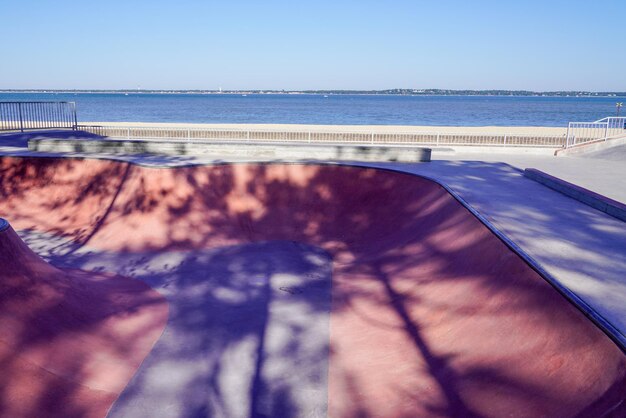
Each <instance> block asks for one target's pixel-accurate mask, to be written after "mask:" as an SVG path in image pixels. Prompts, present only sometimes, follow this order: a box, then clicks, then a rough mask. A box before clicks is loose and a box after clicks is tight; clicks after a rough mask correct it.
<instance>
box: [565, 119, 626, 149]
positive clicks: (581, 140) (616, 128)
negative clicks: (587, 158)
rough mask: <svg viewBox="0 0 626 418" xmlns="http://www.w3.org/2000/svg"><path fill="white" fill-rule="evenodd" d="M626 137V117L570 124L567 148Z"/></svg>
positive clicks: (566, 142)
mask: <svg viewBox="0 0 626 418" xmlns="http://www.w3.org/2000/svg"><path fill="white" fill-rule="evenodd" d="M622 136H626V117H608V118H604V119H600V120H597V121H595V122H570V123H569V125H568V126H567V140H566V141H565V148H570V147H573V146H576V145H582V144H586V143H589V142H595V141H606V140H607V139H611V138H620V137H622Z"/></svg>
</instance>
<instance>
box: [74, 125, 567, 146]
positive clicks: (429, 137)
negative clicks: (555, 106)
mask: <svg viewBox="0 0 626 418" xmlns="http://www.w3.org/2000/svg"><path fill="white" fill-rule="evenodd" d="M78 128H79V129H80V130H83V131H87V132H89V133H93V134H96V135H101V136H107V137H111V138H123V139H134V140H141V139H146V140H148V139H163V140H187V141H193V140H200V141H204V140H211V141H220V142H223V141H233V142H243V141H246V142H257V143H258V142H272V143H313V144H320V143H323V144H329V143H339V144H341V143H349V144H368V145H376V144H385V145H393V144H396V145H416V146H422V145H435V146H437V145H489V146H491V145H493V146H535V147H537V146H540V147H541V146H544V147H554V148H559V147H562V146H563V144H564V142H565V136H557V135H533V134H493V133H467V132H458V133H453V132H446V133H442V132H436V131H423V132H415V131H413V132H409V131H406V132H373V131H323V130H279V129H268V128H265V129H245V128H192V127H188V128H183V127H181V128H175V127H172V128H170V127H147V126H102V125H79V126H78Z"/></svg>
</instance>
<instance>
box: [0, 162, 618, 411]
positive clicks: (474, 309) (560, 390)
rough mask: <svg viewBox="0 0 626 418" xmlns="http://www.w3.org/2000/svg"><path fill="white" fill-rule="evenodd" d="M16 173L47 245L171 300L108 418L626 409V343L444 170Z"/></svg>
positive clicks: (24, 169) (59, 168)
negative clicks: (549, 277)
mask: <svg viewBox="0 0 626 418" xmlns="http://www.w3.org/2000/svg"><path fill="white" fill-rule="evenodd" d="M438 169H440V170H442V171H444V170H448V174H449V175H450V176H458V178H457V179H456V180H457V183H462V182H463V181H464V182H465V183H463V184H465V187H467V188H468V191H470V190H471V187H477V186H476V185H477V184H480V187H485V188H487V193H488V192H489V191H488V188H489V187H493V185H491V184H490V182H489V181H488V180H489V179H490V178H493V177H494V176H495V177H497V178H498V179H499V181H500V182H507V181H510V183H511V188H510V189H511V191H512V192H515V190H513V189H514V187H515V186H516V185H517V184H518V182H517V180H516V178H517V177H515V176H517V175H519V173H518V172H517V171H515V172H513V170H512V169H511V168H510V167H509V166H506V165H500V164H492V165H488V164H486V163H476V164H474V163H448V164H441V165H440V166H439V168H438ZM0 170H1V171H0V180H1V181H0V195H1V196H2V197H3V200H2V202H0V209H1V210H2V213H7V214H9V215H11V216H9V215H7V217H8V218H9V219H10V220H11V221H12V223H13V224H14V225H17V226H18V227H19V228H20V229H21V233H22V234H23V236H24V239H25V240H26V241H27V242H28V243H29V245H31V246H32V247H33V248H34V249H36V250H37V251H38V252H41V253H44V254H46V255H47V257H48V258H49V259H50V260H51V261H52V262H53V263H54V264H57V265H63V266H72V267H80V268H84V269H88V270H93V271H114V272H117V273H120V274H124V275H128V276H132V277H136V278H139V279H141V280H144V281H146V282H147V283H148V284H150V285H151V286H153V287H154V288H156V289H158V290H159V291H161V292H162V293H163V294H164V295H166V296H167V297H168V299H169V300H170V303H171V305H172V306H173V310H172V313H171V317H170V322H169V324H168V327H167V329H166V331H165V333H164V335H163V337H162V338H161V340H160V341H159V343H157V345H156V346H155V349H154V351H153V352H152V354H151V355H150V357H149V358H148V359H147V360H146V362H145V363H144V364H143V366H142V368H141V370H140V372H139V373H138V374H137V375H136V376H135V378H134V379H133V381H132V382H131V383H130V384H129V386H128V387H127V389H126V391H125V392H124V393H123V394H122V395H121V397H120V399H119V401H118V403H117V404H116V405H115V406H114V409H113V410H112V414H111V416H124V415H127V414H128V413H129V412H131V413H136V412H137V411H144V410H146V411H150V415H151V416H159V414H162V416H167V414H168V412H167V411H169V410H170V409H171V410H172V411H175V413H174V415H177V416H254V417H260V416H301V415H303V414H302V413H301V412H302V411H308V412H311V414H312V415H313V416H325V414H326V412H327V411H328V413H329V414H330V415H332V416H494V415H495V416H504V415H507V414H509V413H512V411H515V413H518V414H520V415H521V416H538V415H548V416H555V415H559V416H575V415H576V414H578V413H581V411H584V410H585V408H595V409H594V410H595V411H601V412H602V413H604V412H606V411H611V410H612V408H618V409H613V410H614V411H618V412H619V411H621V410H619V408H622V409H623V405H624V403H623V400H624V399H625V398H626V383H625V382H626V380H625V379H626V361H625V360H624V355H623V353H622V352H621V351H620V350H619V349H617V347H615V345H614V344H613V343H612V342H611V341H610V340H609V339H608V338H607V337H606V336H605V335H604V334H602V333H601V332H600V331H599V330H598V329H597V328H595V327H594V326H593V325H592V324H591V323H590V322H589V321H588V320H587V319H586V318H585V317H584V316H583V315H582V314H581V313H580V312H579V311H577V310H576V309H575V308H573V307H572V306H571V305H570V304H569V303H567V302H566V301H565V300H564V299H563V298H562V297H561V296H560V295H559V294H557V293H556V291H554V289H552V288H551V287H550V286H549V285H548V284H547V283H545V282H544V281H543V280H542V279H541V278H540V277H539V276H538V275H537V274H536V273H535V272H534V271H532V269H530V268H529V267H528V266H527V265H526V264H525V263H524V262H523V261H522V260H521V259H520V258H519V257H518V256H517V255H515V254H514V253H512V252H511V251H509V250H508V248H507V247H506V246H505V245H504V244H503V243H502V242H500V241H499V240H498V239H497V238H496V237H495V236H493V235H492V234H491V233H490V232H489V231H488V230H487V229H486V228H485V227H484V226H483V225H482V224H480V223H479V222H478V221H477V220H476V218H474V217H473V216H472V215H471V214H470V213H469V212H468V211H467V210H466V209H465V208H464V207H462V206H461V205H460V204H459V203H458V202H457V201H456V200H454V199H453V198H452V197H451V196H450V195H449V194H448V193H447V192H445V190H443V189H442V188H441V187H440V186H438V185H436V184H434V183H432V182H430V181H428V180H425V179H422V178H419V177H414V176H407V175H403V174H396V173H388V172H382V171H376V170H372V169H358V168H350V167H341V166H325V167H323V166H301V165H255V164H241V165H224V166H216V167H187V168H178V169H149V168H144V167H138V166H134V165H128V164H127V163H119V162H113V161H95V160H72V159H66V160H54V159H37V158H4V159H2V160H1V166H0ZM483 183H484V184H483ZM493 194H494V197H500V198H502V197H503V195H502V190H501V189H497V188H494V190H493ZM538 198H539V199H542V196H541V195H540V196H539V197H538ZM499 202H500V204H502V205H505V206H506V205H507V204H508V205H511V206H506V207H507V211H506V212H505V213H506V214H507V215H506V216H511V217H518V218H519V217H520V216H521V215H524V214H525V215H526V216H539V217H540V219H542V218H541V216H544V217H546V219H545V222H548V223H549V221H550V219H549V218H550V216H548V215H545V214H534V213H532V212H531V211H530V208H531V207H532V208H534V207H535V206H534V205H536V201H535V202H534V203H532V206H531V205H530V204H529V205H528V206H525V205H523V204H521V205H520V204H516V205H514V206H513V205H512V202H513V201H512V200H508V201H507V200H506V199H502V200H501V201H499ZM548 202H549V200H548V199H547V200H546V202H545V203H546V204H547V203H548ZM575 215H576V214H572V215H571V216H575ZM595 221H596V222H602V219H601V218H598V219H597V220H595ZM591 227H592V226H590V228H591ZM529 228H531V229H532V225H529ZM535 232H537V231H535ZM528 233H530V234H532V233H533V232H532V230H531V231H529V232H528ZM568 233H570V234H580V232H576V231H568ZM574 238H576V239H578V240H580V239H582V238H585V239H587V237H586V236H582V237H581V236H574V235H573V236H572V239H574ZM588 239H589V240H591V239H594V237H592V236H590V237H588ZM588 244H589V245H591V244H595V242H588ZM330 266H332V288H331V286H330V281H331V280H330V278H331V277H330V276H331V267H330ZM331 299H332V304H331V303H330V300H331ZM329 306H330V307H329ZM329 323H330V325H328V324H329ZM325 324H326V327H327V328H324V325H325ZM328 327H329V328H328ZM327 336H328V337H327ZM325 364H326V365H325ZM326 367H327V368H328V374H327V377H325V376H324V373H323V371H324V370H326ZM325 379H327V381H326V380H325ZM616 387H617V389H615V388H616ZM327 399H328V405H326V400H327ZM620 402H622V403H620ZM620 405H622V406H620ZM153 406H154V409H153ZM168 408H170V409H168ZM153 413H154V414H153Z"/></svg>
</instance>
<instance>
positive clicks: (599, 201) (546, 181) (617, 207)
mask: <svg viewBox="0 0 626 418" xmlns="http://www.w3.org/2000/svg"><path fill="white" fill-rule="evenodd" d="M524 176H525V177H527V178H529V179H531V180H534V181H536V182H538V183H541V184H543V185H544V186H546V187H549V188H551V189H553V190H556V191H557V192H559V193H563V194H564V195H566V196H568V197H571V198H572V199H576V200H578V201H579V202H581V203H584V204H585V205H587V206H591V207H592V208H594V209H597V210H599V211H601V212H604V213H606V214H607V215H610V216H612V217H614V218H617V219H619V220H621V221H624V222H626V205H624V204H623V203H620V202H618V201H616V200H613V199H610V198H608V197H606V196H602V195H600V194H598V193H595V192H592V191H591V190H587V189H585V188H583V187H580V186H577V185H575V184H572V183H569V182H567V181H565V180H561V179H560V178H558V177H554V176H551V175H550V174H547V173H544V172H543V171H540V170H536V169H534V168H527V169H526V170H524Z"/></svg>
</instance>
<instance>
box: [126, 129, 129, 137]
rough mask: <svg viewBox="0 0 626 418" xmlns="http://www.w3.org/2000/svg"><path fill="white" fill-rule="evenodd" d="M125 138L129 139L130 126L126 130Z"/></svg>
mask: <svg viewBox="0 0 626 418" xmlns="http://www.w3.org/2000/svg"><path fill="white" fill-rule="evenodd" d="M126 139H130V128H128V129H127V130H126Z"/></svg>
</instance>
